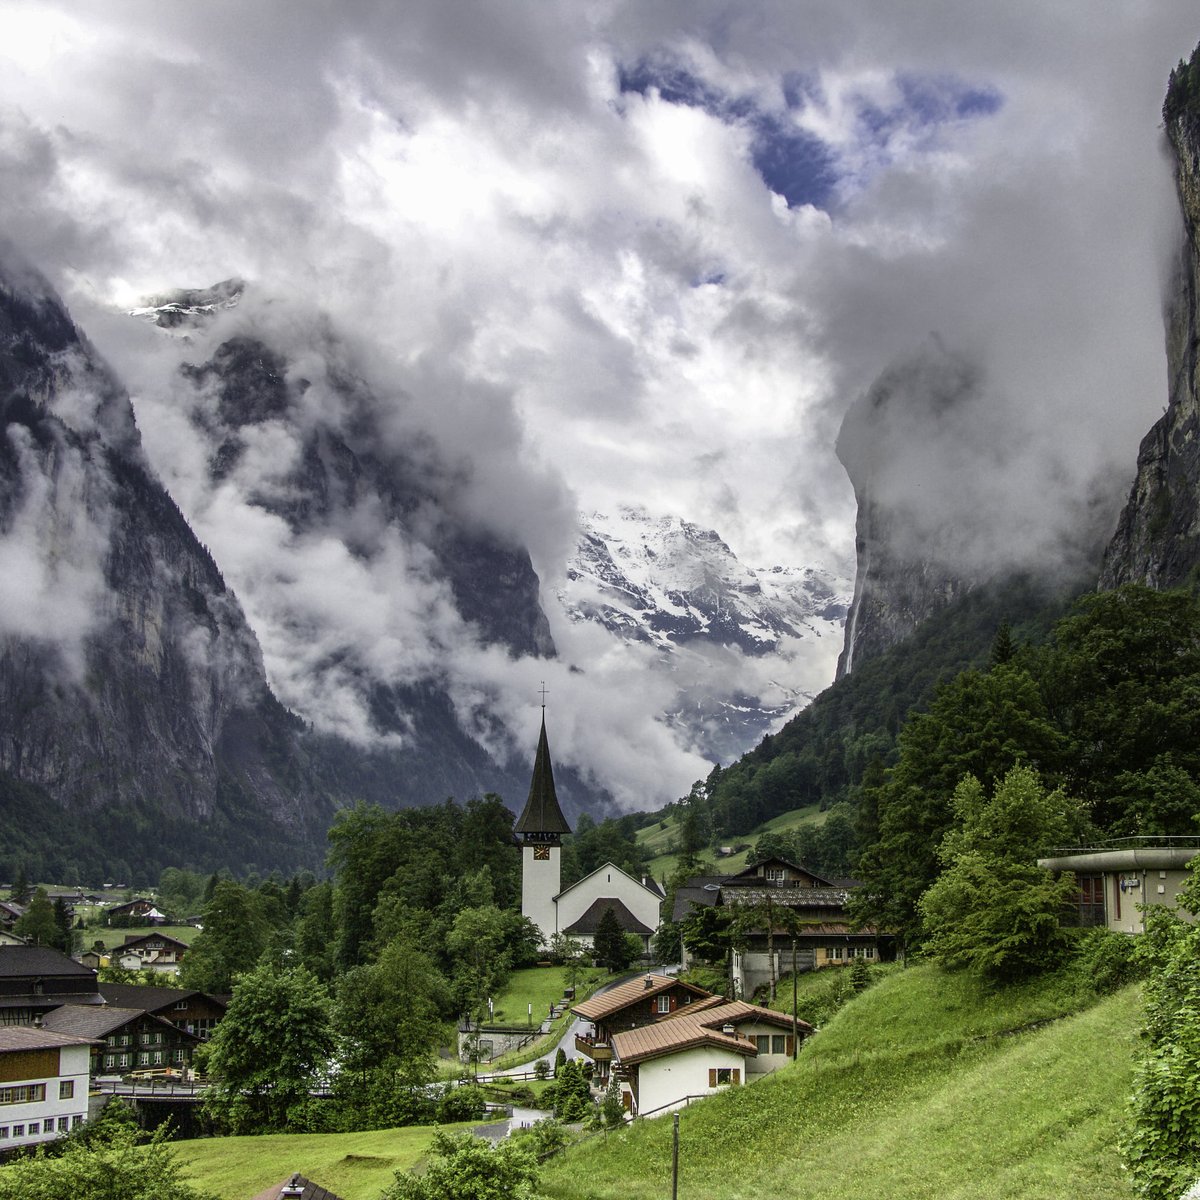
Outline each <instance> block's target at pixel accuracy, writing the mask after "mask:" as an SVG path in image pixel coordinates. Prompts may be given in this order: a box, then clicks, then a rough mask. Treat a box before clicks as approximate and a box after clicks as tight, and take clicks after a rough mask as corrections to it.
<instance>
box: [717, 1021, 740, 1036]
mask: <svg viewBox="0 0 1200 1200" xmlns="http://www.w3.org/2000/svg"><path fill="white" fill-rule="evenodd" d="M721 1032H722V1033H723V1034H724V1035H725V1036H726V1037H733V1035H734V1034H735V1033H737V1029H736V1028H735V1027H734V1024H733V1022H732V1021H726V1022H725V1024H724V1025H722V1026H721Z"/></svg>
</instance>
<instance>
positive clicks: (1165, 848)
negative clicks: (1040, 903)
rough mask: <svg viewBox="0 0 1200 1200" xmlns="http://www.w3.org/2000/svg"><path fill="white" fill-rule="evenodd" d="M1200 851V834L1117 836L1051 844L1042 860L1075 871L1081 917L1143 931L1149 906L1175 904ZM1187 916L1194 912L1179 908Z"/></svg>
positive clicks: (1127, 930) (1042, 863)
mask: <svg viewBox="0 0 1200 1200" xmlns="http://www.w3.org/2000/svg"><path fill="white" fill-rule="evenodd" d="M1197 854H1200V838H1195V837H1174V838H1172V837H1160V838H1149V837H1130V838H1114V839H1111V840H1109V841H1107V842H1105V843H1104V844H1103V845H1099V846H1082V847H1070V848H1064V849H1057V850H1051V851H1050V852H1049V854H1047V855H1046V857H1044V858H1039V859H1038V860H1037V863H1038V866H1039V867H1045V868H1046V869H1047V870H1050V871H1054V872H1056V873H1057V872H1062V871H1071V872H1073V873H1074V875H1075V882H1076V883H1077V884H1078V886H1079V893H1078V900H1077V906H1078V907H1077V910H1076V914H1075V919H1076V923H1077V924H1079V925H1084V926H1095V925H1098V926H1102V927H1104V928H1106V929H1110V930H1112V931H1113V932H1115V933H1144V932H1145V930H1146V921H1145V915H1144V912H1143V910H1144V909H1146V908H1156V907H1170V908H1174V907H1175V906H1176V905H1177V904H1178V902H1179V892H1180V890H1181V889H1182V887H1183V885H1184V884H1185V883H1186V882H1187V881H1188V879H1189V878H1190V872H1189V871H1188V864H1189V863H1190V862H1191V861H1192V859H1193V858H1195V857H1196V855H1197ZM1179 916H1181V917H1182V918H1183V919H1184V920H1189V921H1190V920H1193V919H1194V917H1193V916H1192V915H1191V914H1190V913H1188V912H1185V911H1183V910H1182V909H1181V910H1179Z"/></svg>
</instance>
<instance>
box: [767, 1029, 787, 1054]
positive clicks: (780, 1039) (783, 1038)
mask: <svg viewBox="0 0 1200 1200" xmlns="http://www.w3.org/2000/svg"><path fill="white" fill-rule="evenodd" d="M771 1053H772V1054H786V1053H787V1034H784V1033H773V1034H771Z"/></svg>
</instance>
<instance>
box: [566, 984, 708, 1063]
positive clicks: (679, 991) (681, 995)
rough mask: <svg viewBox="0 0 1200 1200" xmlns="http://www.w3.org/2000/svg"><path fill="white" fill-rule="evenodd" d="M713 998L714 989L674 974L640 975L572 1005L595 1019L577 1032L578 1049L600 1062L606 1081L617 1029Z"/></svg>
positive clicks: (588, 1018)
mask: <svg viewBox="0 0 1200 1200" xmlns="http://www.w3.org/2000/svg"><path fill="white" fill-rule="evenodd" d="M711 999H712V993H711V992H708V991H705V989H704V988H702V987H699V986H697V985H696V984H694V983H685V982H684V981H683V980H681V979H676V978H675V977H674V976H673V975H659V974H655V973H654V972H650V973H648V974H646V975H639V976H638V977H637V978H636V979H631V980H629V981H628V982H626V983H622V984H618V985H617V986H616V987H614V988H610V989H609V990H608V991H606V992H601V993H600V994H599V995H598V996H593V997H592V998H591V999H590V1000H584V1001H581V1002H580V1003H579V1004H574V1005H572V1006H571V1011H572V1012H573V1013H574V1014H575V1015H576V1016H577V1017H582V1018H583V1019H584V1020H585V1021H590V1022H591V1027H590V1029H589V1030H588V1031H587V1032H586V1033H582V1034H576V1036H575V1049H576V1050H578V1051H579V1053H580V1054H583V1055H584V1056H585V1057H587V1058H589V1059H591V1060H592V1062H593V1063H595V1064H596V1078H597V1080H598V1081H599V1082H600V1083H601V1084H603V1083H606V1082H607V1080H608V1075H609V1067H610V1064H611V1062H612V1057H613V1051H612V1038H613V1035H614V1034H615V1033H618V1032H620V1031H623V1030H628V1029H638V1028H640V1027H642V1026H643V1025H653V1024H655V1023H656V1022H658V1021H662V1020H663V1019H665V1018H666V1017H669V1016H671V1015H672V1014H673V1013H677V1012H679V1011H681V1010H682V1009H685V1008H687V1006H688V1005H691V1004H698V1003H700V1002H702V1001H705V1000H711Z"/></svg>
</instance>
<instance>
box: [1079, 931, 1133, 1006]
mask: <svg viewBox="0 0 1200 1200" xmlns="http://www.w3.org/2000/svg"><path fill="white" fill-rule="evenodd" d="M1075 968H1076V970H1077V971H1079V973H1080V974H1081V975H1082V976H1083V978H1084V979H1086V980H1090V982H1091V984H1092V986H1093V987H1094V988H1095V989H1096V991H1097V992H1099V993H1100V994H1101V995H1107V994H1108V993H1109V992H1116V991H1120V989H1121V988H1123V987H1124V986H1125V985H1126V984H1129V983H1133V982H1134V981H1135V980H1137V979H1141V978H1143V977H1144V976H1145V968H1144V966H1143V964H1142V963H1141V961H1140V960H1139V959H1138V957H1137V939H1136V938H1132V937H1130V936H1129V934H1127V933H1113V932H1112V931H1111V930H1109V929H1088V930H1085V931H1083V932H1082V933H1081V934H1080V936H1079V939H1078V941H1077V942H1076V944H1075Z"/></svg>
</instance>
